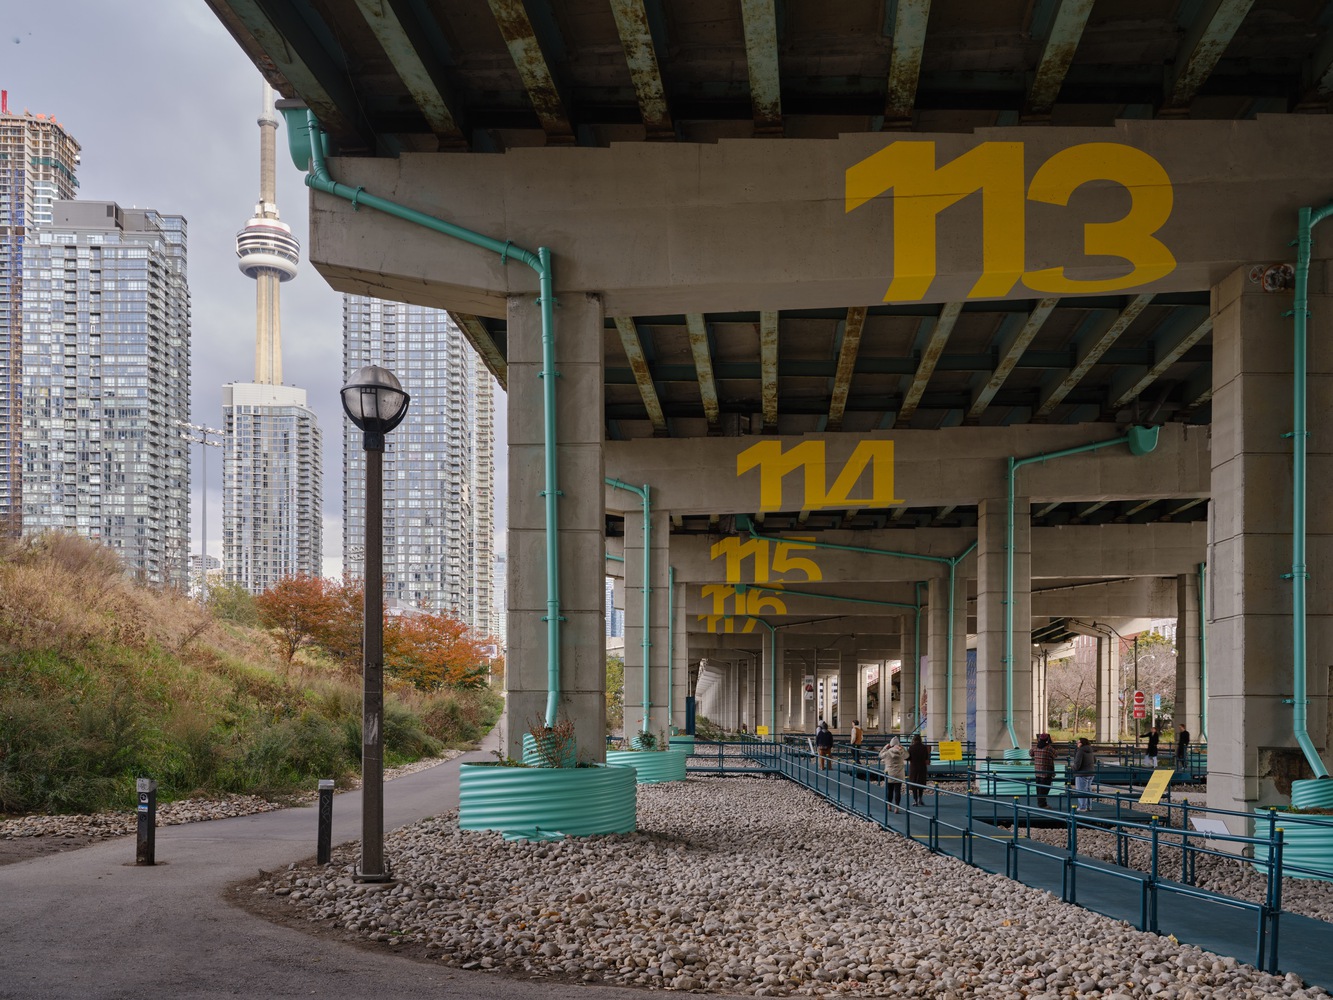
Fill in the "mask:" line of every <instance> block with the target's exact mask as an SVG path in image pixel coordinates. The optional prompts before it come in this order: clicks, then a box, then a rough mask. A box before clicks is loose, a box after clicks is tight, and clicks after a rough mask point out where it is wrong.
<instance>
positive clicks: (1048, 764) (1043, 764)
mask: <svg viewBox="0 0 1333 1000" xmlns="http://www.w3.org/2000/svg"><path fill="white" fill-rule="evenodd" d="M1032 777H1033V779H1034V780H1035V781H1036V783H1037V808H1038V809H1045V808H1046V799H1047V796H1049V795H1050V794H1051V785H1052V784H1053V783H1054V782H1055V744H1054V743H1052V742H1051V734H1050V733H1038V734H1037V747H1036V749H1035V750H1033V751H1032Z"/></svg>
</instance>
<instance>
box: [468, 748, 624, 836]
mask: <svg viewBox="0 0 1333 1000" xmlns="http://www.w3.org/2000/svg"><path fill="white" fill-rule="evenodd" d="M635 805H636V795H635V772H634V770H633V768H628V767H607V766H603V765H600V764H599V765H596V766H594V767H502V766H500V765H498V764H463V765H461V766H460V767H459V771H458V826H459V828H460V829H463V830H500V831H502V832H503V833H505V834H513V833H517V834H523V833H531V832H534V831H537V830H541V831H544V832H548V833H549V832H552V831H559V832H560V833H564V834H567V835H568V836H571V837H590V836H593V835H595V834H602V833H633V832H634V830H635V828H636V822H637V816H636V813H635Z"/></svg>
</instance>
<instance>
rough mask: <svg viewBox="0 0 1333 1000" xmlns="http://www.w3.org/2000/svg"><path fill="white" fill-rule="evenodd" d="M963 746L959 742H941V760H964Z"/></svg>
mask: <svg viewBox="0 0 1333 1000" xmlns="http://www.w3.org/2000/svg"><path fill="white" fill-rule="evenodd" d="M962 759H963V744H962V743H960V742H959V741H958V740H940V760H962Z"/></svg>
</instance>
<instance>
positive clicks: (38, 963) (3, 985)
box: [0, 736, 643, 1000]
mask: <svg viewBox="0 0 1333 1000" xmlns="http://www.w3.org/2000/svg"><path fill="white" fill-rule="evenodd" d="M493 740H494V737H493V736H492V737H491V738H490V739H489V740H488V742H493ZM485 757H486V755H485V754H483V753H480V752H478V753H472V754H467V755H465V756H463V757H459V758H456V759H455V760H453V761H449V762H448V763H445V764H440V765H438V766H436V767H433V768H429V769H428V770H424V771H419V772H417V773H415V774H411V775H407V776H405V777H402V778H397V779H395V780H393V781H390V782H388V783H386V785H385V794H384V799H385V807H384V809H385V811H384V825H385V829H386V830H389V829H393V828H396V827H399V826H404V825H407V824H409V823H413V822H415V821H417V820H418V819H421V818H424V817H427V816H434V815H439V814H440V813H442V812H446V811H448V810H450V809H456V808H457V807H458V764H459V763H460V762H463V761H469V760H471V761H477V760H482V759H485ZM315 832H316V812H315V807H314V806H313V805H312V806H306V807H303V808H296V809H284V810H280V811H277V812H270V813H260V814H257V815H254V816H244V817H238V818H236V819H224V820H214V821H212V822H207V823H191V824H185V825H182V826H170V827H162V828H160V829H159V830H158V831H157V846H156V854H157V862H158V864H157V865H156V866H155V867H152V868H140V867H136V866H135V865H134V849H135V842H134V838H133V837H129V838H125V837H121V838H117V839H115V840H109V841H105V842H103V843H100V844H95V845H93V846H91V847H86V848H83V849H82V850H77V851H67V852H65V853H62V854H52V855H47V856H45V857H41V858H36V859H33V860H31V861H23V862H19V863H17V864H11V865H6V866H4V867H0V998H4V1000H66V998H68V1000H74V998H78V1000H90V998H95V1000H102V998H106V1000H112V998H131V997H133V998H136V1000H138V998H141V997H143V996H158V997H170V998H177V997H182V998H207V1000H212V998H217V997H236V996H242V997H247V998H250V1000H268V998H270V997H296V996H301V997H311V996H314V997H319V998H323V1000H338V998H344V997H346V998H357V1000H364V998H374V1000H396V998H400V997H401V998H404V1000H415V998H427V997H429V998H431V1000H452V998H460V1000H461V998H468V1000H472V998H478V1000H487V998H504V1000H537V998H542V1000H565V998H571V1000H572V998H575V997H578V998H580V1000H589V998H597V1000H600V998H606V1000H628V998H634V1000H642V997H643V993H642V991H639V990H630V989H623V988H614V987H589V986H579V985H565V984H557V983H552V982H550V981H546V980H535V981H530V980H521V979H507V978H502V977H500V976H496V975H493V974H487V973H481V972H463V971H460V970H456V969H449V968H446V967H444V966H443V965H439V964H435V963H429V962H422V961H417V960H413V959H409V958H405V957H400V956H396V955H392V954H389V953H388V952H379V951H375V950H371V949H366V948H360V947H355V946H349V945H347V944H345V943H341V942H339V941H337V940H330V939H325V938H321V937H315V936H313V935H307V934H305V933H303V932H301V931H299V930H294V929H291V928H287V927H281V926H278V925H275V924H271V923H268V922H267V921H265V920H263V919H261V918H259V917H257V916H254V915H253V914H250V913H248V912H246V911H244V910H242V909H240V908H239V907H237V906H235V905H233V904H232V903H230V902H228V901H227V899H226V898H224V896H225V891H226V888H227V886H228V885H230V884H232V883H234V882H237V881H239V880H241V879H246V878H250V877H252V876H254V875H255V874H257V872H258V870H259V869H261V868H262V869H265V870H269V871H272V870H275V869H280V868H283V867H285V866H287V865H288V864H290V863H292V862H294V861H299V860H301V859H303V858H308V857H311V856H313V855H314V853H315ZM360 835H361V796H360V794H359V793H357V792H352V793H348V794H342V795H339V796H337V797H336V799H335V802H334V824H333V841H334V843H335V844H337V843H341V842H344V841H348V840H356V839H358V838H359V837H360ZM389 860H390V862H392V856H391V855H390V858H389Z"/></svg>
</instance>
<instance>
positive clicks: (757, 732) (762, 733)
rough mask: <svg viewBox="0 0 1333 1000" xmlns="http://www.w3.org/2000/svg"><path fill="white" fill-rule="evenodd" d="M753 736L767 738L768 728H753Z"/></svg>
mask: <svg viewBox="0 0 1333 1000" xmlns="http://www.w3.org/2000/svg"><path fill="white" fill-rule="evenodd" d="M754 734H755V735H756V736H767V735H768V727H767V726H755V727H754Z"/></svg>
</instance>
